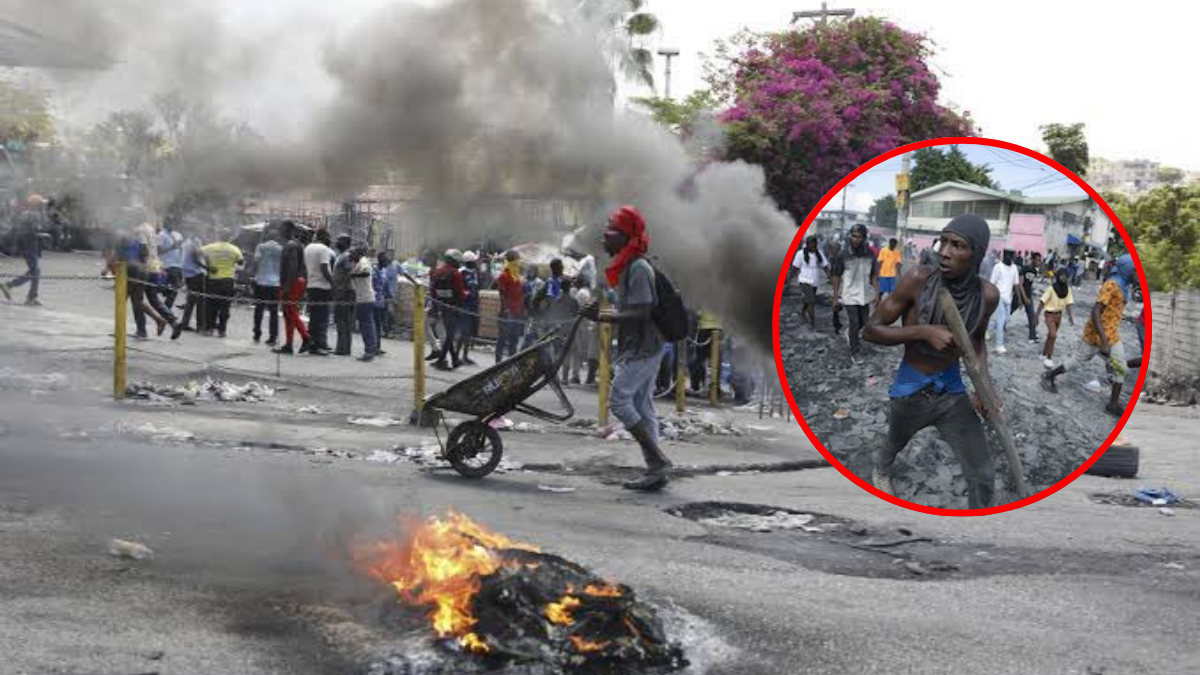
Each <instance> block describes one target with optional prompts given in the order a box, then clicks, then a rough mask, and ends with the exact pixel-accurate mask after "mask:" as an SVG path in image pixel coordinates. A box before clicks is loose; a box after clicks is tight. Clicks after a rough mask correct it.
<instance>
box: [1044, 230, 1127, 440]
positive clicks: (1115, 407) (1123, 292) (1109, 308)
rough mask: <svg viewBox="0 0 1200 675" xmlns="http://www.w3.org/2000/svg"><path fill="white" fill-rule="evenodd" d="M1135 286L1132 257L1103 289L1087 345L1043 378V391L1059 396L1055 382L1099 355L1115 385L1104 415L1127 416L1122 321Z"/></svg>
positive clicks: (1090, 321)
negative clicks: (1123, 395)
mask: <svg viewBox="0 0 1200 675" xmlns="http://www.w3.org/2000/svg"><path fill="white" fill-rule="evenodd" d="M1135 283H1137V268H1135V267H1134V265H1133V258H1132V257H1131V256H1130V255H1129V254H1125V255H1123V256H1121V257H1120V258H1117V261H1116V264H1115V265H1114V266H1113V274H1112V276H1111V277H1109V279H1108V281H1105V282H1104V285H1103V286H1101V287H1100V296H1099V297H1098V298H1096V304H1095V305H1093V306H1092V314H1091V316H1090V317H1089V318H1088V322H1087V325H1085V326H1084V327H1083V342H1081V343H1080V344H1079V351H1078V352H1077V353H1075V354H1074V355H1072V356H1071V357H1070V358H1068V359H1067V360H1066V361H1064V362H1063V363H1062V365H1060V366H1059V367H1057V368H1055V369H1054V370H1051V371H1049V372H1047V373H1046V374H1045V375H1042V388H1043V389H1045V390H1046V391H1048V392H1050V393H1052V394H1057V393H1058V386H1057V385H1056V384H1055V382H1054V379H1055V378H1056V377H1058V376H1059V375H1062V374H1063V373H1065V372H1067V371H1068V370H1074V369H1075V368H1077V367H1079V365H1080V364H1082V363H1084V362H1086V361H1090V360H1091V359H1092V357H1094V356H1096V355H1097V354H1099V355H1101V356H1103V357H1104V359H1105V370H1106V371H1108V381H1109V383H1110V384H1111V385H1112V398H1110V399H1109V402H1108V406H1106V407H1105V408H1104V411H1105V412H1107V413H1108V414H1110V415H1114V416H1116V417H1120V416H1121V415H1122V414H1124V412H1125V411H1124V409H1123V408H1122V407H1121V406H1120V405H1119V401H1120V398H1121V385H1122V384H1123V383H1124V381H1125V373H1126V369H1127V368H1128V364H1127V362H1126V361H1125V348H1124V347H1123V346H1122V344H1121V318H1122V316H1123V315H1124V314H1125V303H1127V302H1128V301H1129V291H1130V288H1131V287H1132V286H1133V284H1135Z"/></svg>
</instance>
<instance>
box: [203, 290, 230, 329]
mask: <svg viewBox="0 0 1200 675" xmlns="http://www.w3.org/2000/svg"><path fill="white" fill-rule="evenodd" d="M208 292H209V293H210V294H211V295H212V296H213V297H212V298H209V308H210V309H211V312H210V314H211V316H210V318H211V321H212V324H211V325H210V326H209V328H215V329H216V330H217V332H218V333H220V334H221V335H224V334H225V329H226V328H227V327H228V326H229V307H230V305H232V304H233V296H234V287H233V279H209V280H208Z"/></svg>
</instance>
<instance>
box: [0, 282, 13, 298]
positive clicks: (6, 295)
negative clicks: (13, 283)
mask: <svg viewBox="0 0 1200 675" xmlns="http://www.w3.org/2000/svg"><path fill="white" fill-rule="evenodd" d="M0 293H3V294H4V299H5V300H12V293H11V292H9V290H8V284H0Z"/></svg>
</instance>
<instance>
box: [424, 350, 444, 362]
mask: <svg viewBox="0 0 1200 675" xmlns="http://www.w3.org/2000/svg"><path fill="white" fill-rule="evenodd" d="M440 358H442V353H441V352H429V356H426V357H425V360H426V361H430V362H432V361H437V360H438V359H440Z"/></svg>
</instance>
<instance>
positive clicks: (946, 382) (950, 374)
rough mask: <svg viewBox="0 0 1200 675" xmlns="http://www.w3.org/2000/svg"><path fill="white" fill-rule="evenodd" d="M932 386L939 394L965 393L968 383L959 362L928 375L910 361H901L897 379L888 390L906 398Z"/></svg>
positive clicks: (895, 395) (891, 393)
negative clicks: (964, 380)
mask: <svg viewBox="0 0 1200 675" xmlns="http://www.w3.org/2000/svg"><path fill="white" fill-rule="evenodd" d="M927 388H932V389H933V391H934V393H938V394H965V393H967V385H966V384H964V383H963V379H962V366H961V365H960V364H958V363H956V364H954V365H952V366H950V367H949V368H947V369H945V370H942V371H939V372H936V373H933V374H931V375H927V374H925V373H922V372H921V371H919V370H917V369H916V368H914V367H913V366H912V365H911V364H909V362H908V361H901V362H900V369H899V370H897V371H896V381H895V382H893V383H892V388H891V389H890V390H888V396H890V397H892V398H904V397H905V396H912V395H913V394H918V393H920V392H922V391H925V389H927Z"/></svg>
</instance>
